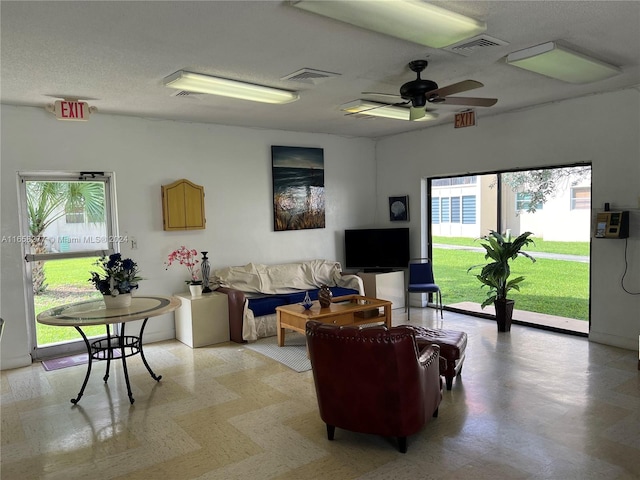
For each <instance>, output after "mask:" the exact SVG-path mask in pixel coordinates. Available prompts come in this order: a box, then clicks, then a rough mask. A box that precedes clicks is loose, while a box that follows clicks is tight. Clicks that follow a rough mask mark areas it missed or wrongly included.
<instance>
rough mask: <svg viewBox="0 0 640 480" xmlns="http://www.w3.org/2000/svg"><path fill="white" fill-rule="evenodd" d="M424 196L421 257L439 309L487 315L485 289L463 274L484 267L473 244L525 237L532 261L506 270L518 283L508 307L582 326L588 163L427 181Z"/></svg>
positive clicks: (586, 288) (588, 214) (478, 247)
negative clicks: (425, 232) (506, 235)
mask: <svg viewBox="0 0 640 480" xmlns="http://www.w3.org/2000/svg"><path fill="white" fill-rule="evenodd" d="M427 192H428V193H427V196H428V201H427V205H428V207H429V211H428V218H427V220H426V221H427V223H428V225H429V226H430V228H429V237H430V238H429V239H428V245H429V256H430V257H431V258H432V259H433V264H434V272H435V275H436V281H437V283H438V284H439V285H440V288H441V290H442V291H443V302H444V304H445V306H448V307H450V308H452V309H457V310H462V311H469V312H472V313H480V312H482V313H487V312H486V311H482V310H481V309H480V304H481V303H482V302H483V301H484V299H485V298H486V288H480V286H481V284H480V282H479V281H478V280H477V279H476V278H475V276H474V274H473V273H474V272H473V271H471V272H468V269H469V267H471V266H473V265H477V264H482V263H484V262H485V259H484V249H483V248H482V247H481V245H480V243H479V242H478V241H477V239H478V238H479V237H482V236H484V235H487V234H488V233H489V231H491V230H496V231H500V232H506V231H509V232H511V234H512V235H519V234H521V233H524V232H526V231H530V232H533V234H534V240H535V242H536V245H535V246H532V247H529V248H528V251H529V253H530V254H531V255H533V256H534V257H537V260H538V261H537V262H536V263H531V262H527V261H522V262H518V261H515V262H514V264H513V270H512V274H513V275H515V276H519V275H523V276H525V277H526V280H525V282H524V283H523V284H522V287H521V291H520V292H513V297H514V300H516V309H519V310H524V311H527V312H533V313H540V314H543V315H549V316H552V317H559V318H561V319H562V318H570V319H576V320H580V321H584V322H588V319H589V245H590V225H591V167H590V166H589V165H578V166H570V167H557V168H548V169H540V170H527V171H511V172H497V173H487V174H479V175H468V176H463V177H446V178H433V179H428V180H427ZM531 318H532V319H533V322H534V323H535V318H536V317H535V315H533V316H531ZM539 318H542V317H539Z"/></svg>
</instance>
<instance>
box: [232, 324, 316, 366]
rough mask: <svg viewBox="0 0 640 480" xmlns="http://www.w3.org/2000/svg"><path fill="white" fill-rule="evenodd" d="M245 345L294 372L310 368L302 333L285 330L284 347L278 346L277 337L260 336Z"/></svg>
mask: <svg viewBox="0 0 640 480" xmlns="http://www.w3.org/2000/svg"><path fill="white" fill-rule="evenodd" d="M245 347H246V348H248V349H249V350H253V351H254V352H258V353H260V354H262V355H264V356H266V357H269V358H271V359H273V360H275V361H277V362H280V363H281V364H283V365H286V366H287V367H289V368H291V369H292V370H295V371H296V372H306V371H308V370H311V361H310V360H309V359H308V358H307V342H306V339H305V336H304V335H302V334H299V333H295V332H287V336H286V338H285V342H284V347H279V346H278V337H267V338H261V339H259V340H257V341H255V342H251V343H247V344H246V345H245Z"/></svg>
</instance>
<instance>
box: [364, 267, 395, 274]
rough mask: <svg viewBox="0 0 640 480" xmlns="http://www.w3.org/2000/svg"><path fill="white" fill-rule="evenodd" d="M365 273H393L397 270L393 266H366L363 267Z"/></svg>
mask: <svg viewBox="0 0 640 480" xmlns="http://www.w3.org/2000/svg"><path fill="white" fill-rule="evenodd" d="M362 271H363V272H364V273H391V272H395V270H394V269H393V268H364V269H362Z"/></svg>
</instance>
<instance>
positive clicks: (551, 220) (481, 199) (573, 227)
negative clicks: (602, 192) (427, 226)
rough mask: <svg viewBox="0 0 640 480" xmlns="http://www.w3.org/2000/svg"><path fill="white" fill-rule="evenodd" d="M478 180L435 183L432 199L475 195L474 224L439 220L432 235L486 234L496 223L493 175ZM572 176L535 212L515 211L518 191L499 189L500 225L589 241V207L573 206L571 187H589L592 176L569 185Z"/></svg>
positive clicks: (513, 230) (516, 231) (553, 237)
mask: <svg viewBox="0 0 640 480" xmlns="http://www.w3.org/2000/svg"><path fill="white" fill-rule="evenodd" d="M477 180H478V181H477V182H476V183H474V184H468V185H454V186H444V187H439V186H434V187H432V189H431V195H432V198H443V197H444V198H450V197H456V196H460V197H462V196H463V195H475V196H476V223H475V224H464V223H462V222H460V223H452V222H440V223H437V224H436V223H434V224H433V225H432V229H433V230H432V231H433V235H436V236H443V237H468V238H477V237H480V236H484V235H487V234H488V233H489V231H490V230H494V229H495V228H496V225H497V205H496V202H497V199H496V187H495V185H496V175H494V174H489V175H478V176H477ZM571 182H572V181H571V179H569V180H568V181H567V182H566V185H563V186H561V187H560V188H558V190H557V191H556V193H555V195H554V196H553V197H551V198H549V199H548V201H547V202H546V203H545V204H544V205H543V206H542V208H541V209H538V210H536V212H534V213H529V212H527V211H524V210H519V211H518V210H517V209H516V204H517V192H516V191H513V190H512V189H511V188H509V187H508V186H505V187H504V188H503V189H502V212H501V215H502V225H503V230H505V231H506V230H510V231H511V233H512V234H513V235H520V234H521V233H523V232H527V231H529V232H533V234H534V236H535V237H538V238H542V239H544V240H554V241H566V242H570V241H573V242H588V241H589V239H590V236H591V233H590V224H591V209H590V206H589V208H578V209H576V208H572V198H571V194H572V189H573V188H577V187H586V188H590V183H591V179H590V178H587V179H583V180H581V181H580V182H578V183H576V185H571Z"/></svg>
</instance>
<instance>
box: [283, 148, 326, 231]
mask: <svg viewBox="0 0 640 480" xmlns="http://www.w3.org/2000/svg"><path fill="white" fill-rule="evenodd" d="M271 170H272V176H273V228H274V230H275V231H277V232H279V231H283V230H304V229H309V228H324V227H325V206H324V150H323V149H322V148H309V147H283V146H272V147H271Z"/></svg>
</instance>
